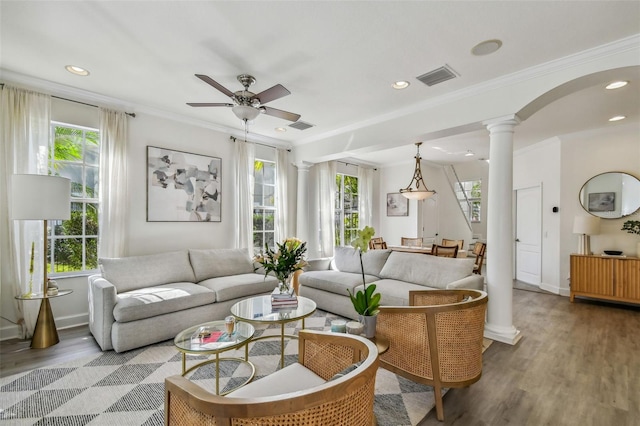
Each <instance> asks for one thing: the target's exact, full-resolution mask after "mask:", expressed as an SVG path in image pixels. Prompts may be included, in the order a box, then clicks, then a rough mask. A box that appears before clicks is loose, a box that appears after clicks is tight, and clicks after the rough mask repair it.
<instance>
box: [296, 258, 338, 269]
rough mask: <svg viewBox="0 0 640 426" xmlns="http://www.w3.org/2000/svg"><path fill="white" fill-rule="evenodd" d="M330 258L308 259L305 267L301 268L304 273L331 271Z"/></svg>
mask: <svg viewBox="0 0 640 426" xmlns="http://www.w3.org/2000/svg"><path fill="white" fill-rule="evenodd" d="M332 260H333V258H332V257H323V258H319V259H309V260H308V261H307V266H305V267H304V268H303V270H304V271H326V270H328V269H331V261H332Z"/></svg>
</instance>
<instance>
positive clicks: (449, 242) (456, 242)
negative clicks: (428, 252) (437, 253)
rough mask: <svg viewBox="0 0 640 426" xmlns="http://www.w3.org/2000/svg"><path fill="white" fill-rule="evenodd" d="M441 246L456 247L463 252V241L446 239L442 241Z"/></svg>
mask: <svg viewBox="0 0 640 426" xmlns="http://www.w3.org/2000/svg"><path fill="white" fill-rule="evenodd" d="M442 245H443V246H455V245H457V246H458V250H464V240H449V239H446V238H443V239H442Z"/></svg>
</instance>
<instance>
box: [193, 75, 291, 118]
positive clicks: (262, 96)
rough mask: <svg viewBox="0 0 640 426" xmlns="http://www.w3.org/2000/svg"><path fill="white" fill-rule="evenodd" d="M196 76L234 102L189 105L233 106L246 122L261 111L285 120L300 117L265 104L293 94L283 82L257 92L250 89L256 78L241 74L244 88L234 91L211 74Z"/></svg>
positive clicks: (239, 78)
mask: <svg viewBox="0 0 640 426" xmlns="http://www.w3.org/2000/svg"><path fill="white" fill-rule="evenodd" d="M196 77H198V78H199V79H200V80H202V81H204V82H205V83H207V84H208V85H210V86H212V87H214V88H215V89H217V90H219V91H220V92H222V93H224V94H225V95H227V96H228V97H230V98H231V99H232V100H233V103H232V104H229V103H210V102H209V103H192V102H188V103H187V105H189V106H192V107H219V106H223V107H231V110H232V111H233V113H234V114H235V116H236V117H238V118H239V119H240V120H242V121H244V122H245V123H246V122H247V121H251V120H254V119H255V118H256V117H257V116H258V115H260V114H261V113H262V114H266V115H270V116H273V117H278V118H283V119H285V120H289V121H293V122H295V121H298V119H299V118H300V115H299V114H294V113H292V112H288V111H282V110H280V109H276V108H271V107H268V106H264V104H266V103H267V102H271V101H274V100H276V99H280V98H282V97H284V96H287V95H290V94H291V92H290V91H288V90H287V89H286V88H285V87H284V86H283V85H281V84H276V85H275V86H273V87H270V88H269V89H267V90H264V91H262V92H260V93H258V94H256V93H253V92H250V91H249V87H250V86H251V85H252V84H254V83H255V82H256V79H255V78H254V77H253V76H251V75H249V74H240V75H239V76H238V77H237V79H238V81H239V82H240V84H242V85H243V86H244V90H238V91H237V92H235V93H234V92H232V91H231V90H229V89H227V88H226V87H224V86H223V85H221V84H220V83H218V82H217V81H215V80H214V79H212V78H211V77H209V76H206V75H204V74H196Z"/></svg>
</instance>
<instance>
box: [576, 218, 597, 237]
mask: <svg viewBox="0 0 640 426" xmlns="http://www.w3.org/2000/svg"><path fill="white" fill-rule="evenodd" d="M599 232H600V218H599V217H596V216H576V217H575V218H574V219H573V233H574V234H584V235H596V234H598V233H599Z"/></svg>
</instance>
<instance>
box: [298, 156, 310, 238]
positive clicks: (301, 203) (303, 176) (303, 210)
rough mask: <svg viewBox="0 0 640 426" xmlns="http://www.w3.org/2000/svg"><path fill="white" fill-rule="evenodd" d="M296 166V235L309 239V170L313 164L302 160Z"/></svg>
mask: <svg viewBox="0 0 640 426" xmlns="http://www.w3.org/2000/svg"><path fill="white" fill-rule="evenodd" d="M295 166H296V168H297V169H298V187H297V200H296V207H297V208H296V237H298V238H299V239H301V240H302V241H309V170H310V169H311V166H312V164H311V163H307V162H304V161H301V162H297V163H295Z"/></svg>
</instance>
